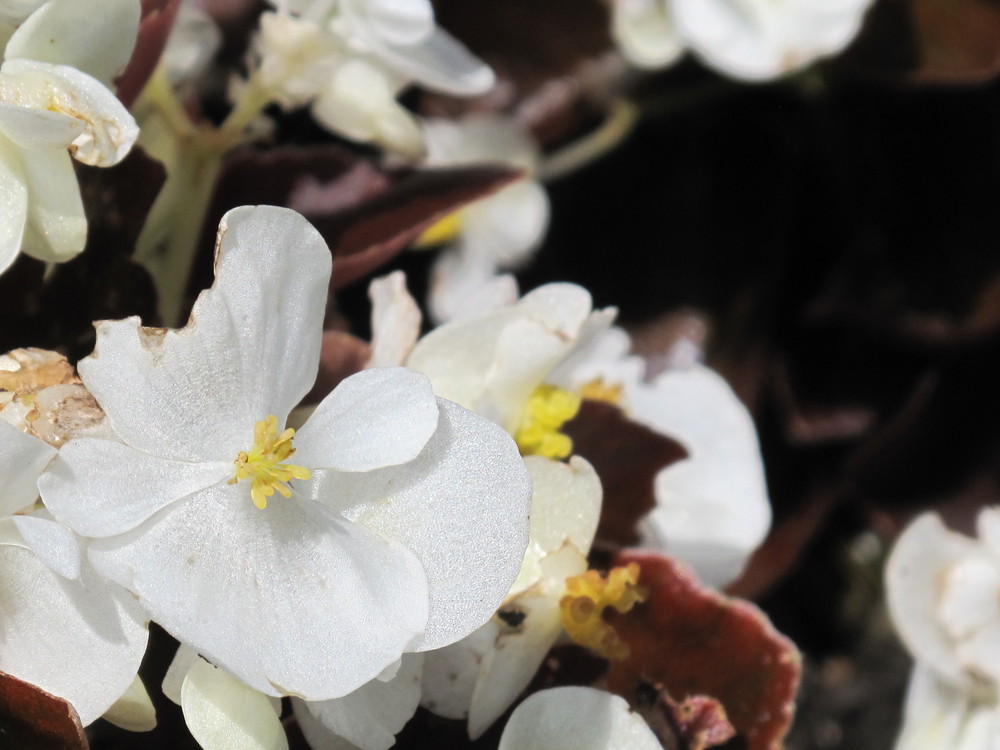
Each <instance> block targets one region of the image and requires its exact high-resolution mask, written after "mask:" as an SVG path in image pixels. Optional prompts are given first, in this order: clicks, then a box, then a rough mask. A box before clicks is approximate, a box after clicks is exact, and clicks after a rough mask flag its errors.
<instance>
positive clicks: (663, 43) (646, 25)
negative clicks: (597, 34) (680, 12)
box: [611, 0, 684, 68]
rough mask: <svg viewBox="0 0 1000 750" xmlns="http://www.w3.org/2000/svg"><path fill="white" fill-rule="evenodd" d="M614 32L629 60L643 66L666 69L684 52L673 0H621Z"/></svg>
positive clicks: (613, 28) (616, 6)
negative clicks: (675, 20) (674, 17)
mask: <svg viewBox="0 0 1000 750" xmlns="http://www.w3.org/2000/svg"><path fill="white" fill-rule="evenodd" d="M611 34H612V36H614V40H615V43H616V44H617V45H618V48H619V49H620V50H621V52H622V54H623V55H624V56H625V59H626V60H628V61H629V62H630V63H632V64H633V65H637V66H639V67H641V68H662V67H666V66H667V65H670V63H672V62H674V61H675V60H677V58H678V57H680V56H681V55H682V54H683V52H684V40H683V38H682V37H681V35H680V34H679V33H678V30H677V26H676V24H675V23H674V19H673V14H672V13H671V9H670V2H669V0H617V2H615V4H614V6H613V13H612V24H611Z"/></svg>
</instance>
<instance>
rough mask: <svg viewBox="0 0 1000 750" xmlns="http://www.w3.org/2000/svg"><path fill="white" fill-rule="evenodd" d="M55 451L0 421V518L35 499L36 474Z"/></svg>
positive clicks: (36, 489) (36, 487) (36, 495)
mask: <svg viewBox="0 0 1000 750" xmlns="http://www.w3.org/2000/svg"><path fill="white" fill-rule="evenodd" d="M55 455H56V449H55V448H53V447H52V446H51V445H48V444H47V443H44V442H42V441H41V440H39V439H38V438H36V437H33V436H31V435H26V434H25V433H23V432H21V431H20V430H19V429H17V428H16V427H14V426H13V425H12V424H10V423H8V422H6V421H4V420H2V419H0V517H2V516H9V515H11V514H12V513H16V512H17V511H19V510H21V509H22V508H25V507H29V506H30V505H31V504H32V503H34V502H35V500H36V499H37V498H38V486H37V481H38V475H39V474H41V473H42V470H43V469H44V468H45V467H46V466H47V465H48V463H49V461H51V460H52V458H53V457H54V456H55Z"/></svg>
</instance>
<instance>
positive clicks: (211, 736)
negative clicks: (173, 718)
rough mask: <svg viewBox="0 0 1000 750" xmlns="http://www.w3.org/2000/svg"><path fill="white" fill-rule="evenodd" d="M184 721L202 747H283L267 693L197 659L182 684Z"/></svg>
mask: <svg viewBox="0 0 1000 750" xmlns="http://www.w3.org/2000/svg"><path fill="white" fill-rule="evenodd" d="M181 708H182V709H183V710H184V723H185V724H187V727H188V729H189V730H191V734H192V735H193V736H194V738H195V739H196V740H197V741H198V744H199V745H201V746H202V747H203V748H205V750H286V748H287V747H288V738H287V737H286V736H285V729H284V727H282V726H281V721H280V720H279V719H278V715H277V714H276V713H275V712H274V709H273V708H272V706H271V703H270V701H269V700H268V698H267V696H265V695H263V694H262V693H258V692H257V691H256V690H253V689H251V688H249V687H247V686H246V685H244V684H242V683H241V682H240V681H239V680H237V679H235V678H233V677H231V676H229V675H228V674H226V673H225V672H223V671H222V670H221V669H219V668H217V667H213V666H212V665H211V664H209V663H208V662H205V661H203V660H201V659H199V660H198V661H197V662H196V663H195V664H194V666H193V667H192V668H191V670H190V671H189V672H188V673H187V676H186V677H185V678H184V684H183V686H182V687H181Z"/></svg>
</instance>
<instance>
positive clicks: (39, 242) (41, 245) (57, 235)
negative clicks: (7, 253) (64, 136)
mask: <svg viewBox="0 0 1000 750" xmlns="http://www.w3.org/2000/svg"><path fill="white" fill-rule="evenodd" d="M21 163H22V164H23V165H24V175H25V177H26V178H27V181H28V190H29V192H30V194H31V200H30V201H29V203H28V224H27V226H26V227H25V232H24V245H23V247H22V250H23V251H24V252H25V253H27V254H28V255H30V256H31V257H33V258H38V259H39V260H44V261H47V262H50V263H61V262H63V261H66V260H69V259H70V258H73V257H75V256H76V255H78V254H79V253H80V252H82V251H83V248H84V245H86V244H87V217H86V216H85V215H84V212H83V200H82V199H81V198H80V186H79V185H78V184H77V181H76V171H75V170H74V169H73V160H72V159H70V156H69V154H68V153H67V152H66V151H65V150H64V149H43V150H41V151H28V150H25V151H24V152H23V154H22V162H21Z"/></svg>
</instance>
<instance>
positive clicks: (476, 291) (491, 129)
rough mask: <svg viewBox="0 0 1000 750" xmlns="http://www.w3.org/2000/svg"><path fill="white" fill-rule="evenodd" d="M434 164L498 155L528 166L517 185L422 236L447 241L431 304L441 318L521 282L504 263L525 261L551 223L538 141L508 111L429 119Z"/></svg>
mask: <svg viewBox="0 0 1000 750" xmlns="http://www.w3.org/2000/svg"><path fill="white" fill-rule="evenodd" d="M424 133H425V134H426V137H427V162H426V163H427V165H428V166H442V167H447V166H464V165H469V164H483V163H490V162H494V163H499V164H505V165H508V166H513V167H517V168H518V169H522V170H524V173H525V174H524V177H523V178H522V179H520V180H518V181H517V182H516V183H514V184H513V185H509V186H508V187H506V188H504V189H503V190H501V191H500V192H498V193H496V194H495V195H492V196H490V197H488V198H484V199H483V200H480V201H477V202H475V203H473V204H472V205H470V206H468V207H467V208H464V209H462V210H461V211H458V212H457V213H455V214H452V215H451V216H449V217H447V218H445V219H443V220H442V221H440V222H438V224H436V225H435V226H433V227H431V229H430V230H428V231H427V232H426V233H425V234H424V236H423V238H422V241H423V243H424V244H429V243H435V244H436V243H442V242H445V243H448V246H447V248H446V249H445V250H444V251H443V252H442V254H441V256H440V257H439V258H438V260H437V262H436V263H435V265H434V269H433V271H432V276H431V287H430V292H429V297H428V306H429V308H430V312H431V315H432V316H433V317H434V318H435V319H436V320H437V321H438V322H442V321H449V320H457V319H459V318H461V317H471V316H473V315H475V314H477V313H478V312H479V311H481V310H482V309H483V307H482V304H481V303H482V299H483V296H484V295H485V296H486V297H491V296H495V294H496V291H497V289H496V288H497V287H498V286H499V291H503V290H506V289H509V290H510V292H511V293H512V295H513V296H512V297H511V298H508V299H501V300H499V303H494V306H499V305H500V304H511V303H513V302H514V301H516V299H517V297H516V287H515V286H513V285H510V284H509V283H508V282H506V281H504V280H503V279H498V278H497V271H498V270H504V271H506V270H513V269H517V268H518V267H520V266H522V265H523V264H524V263H525V262H526V261H527V260H528V259H529V258H530V257H531V255H532V253H533V252H534V250H536V249H537V247H538V245H539V244H540V243H541V241H542V238H543V237H544V235H545V230H546V229H547V228H548V223H549V198H548V194H547V193H546V192H545V188H544V187H542V184H541V183H540V182H539V181H538V180H537V179H535V178H534V172H535V169H536V167H537V162H538V147H537V145H536V144H535V141H534V139H533V138H532V136H531V134H530V133H529V132H527V131H526V130H525V129H524V128H522V127H520V126H519V125H518V124H517V123H516V122H515V121H513V120H512V119H510V118H503V117H500V116H487V115H478V116H471V117H467V118H465V119H464V120H460V121H455V120H427V121H425V122H424Z"/></svg>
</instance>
